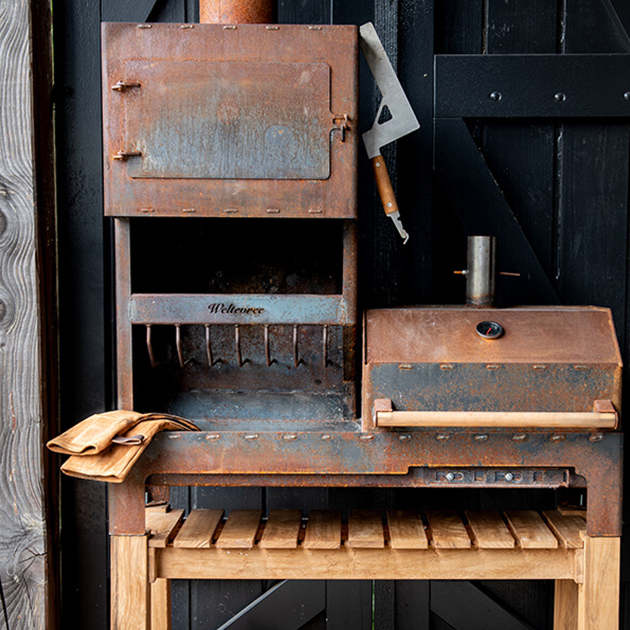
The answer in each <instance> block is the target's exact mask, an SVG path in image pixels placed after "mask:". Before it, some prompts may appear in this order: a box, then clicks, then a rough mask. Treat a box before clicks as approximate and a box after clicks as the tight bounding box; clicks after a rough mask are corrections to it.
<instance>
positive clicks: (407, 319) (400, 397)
mask: <svg viewBox="0 0 630 630" xmlns="http://www.w3.org/2000/svg"><path fill="white" fill-rule="evenodd" d="M364 334H365V360H364V365H363V419H364V429H372V428H374V427H375V426H376V427H424V428H435V427H438V428H439V427H442V428H446V427H460V428H468V429H481V428H491V429H504V430H517V431H528V430H542V429H546V430H549V429H568V430H578V429H588V430H596V429H615V428H616V427H617V413H616V410H619V409H620V405H621V355H620V352H619V347H618V345H617V340H616V336H615V330H614V326H613V322H612V318H611V314H610V311H609V310H608V309H600V308H590V307H556V308H545V307H532V308H506V309H488V308H467V307H438V308H420V307H419V308H406V309H384V310H375V311H367V313H366V314H365V333H364Z"/></svg>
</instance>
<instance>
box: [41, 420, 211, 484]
mask: <svg viewBox="0 0 630 630" xmlns="http://www.w3.org/2000/svg"><path fill="white" fill-rule="evenodd" d="M160 431H199V429H198V428H197V426H195V424H194V423H193V422H190V421H189V420H185V419H184V418H179V417H177V416H171V415H167V414H159V413H144V414H143V413H139V412H137V411H124V410H121V411H109V412H107V413H98V414H95V415H93V416H90V417H89V418H86V419H85V420H83V421H82V422H79V423H78V424H76V425H75V426H73V427H72V428H71V429H68V430H67V431H66V432H65V433H62V434H61V435H59V436H57V437H56V438H54V439H52V440H50V442H48V444H47V446H48V448H49V449H50V450H51V451H55V452H56V453H62V454H64V455H70V457H69V458H68V460H67V461H66V462H65V463H64V464H63V465H62V466H61V470H62V471H63V472H64V473H65V474H66V475H70V476H71V477H80V478H82V479H93V480H96V481H107V482H111V483H120V482H122V481H124V479H125V477H126V476H127V474H128V473H129V471H130V470H131V468H132V466H133V465H134V464H135V463H136V461H137V460H138V458H139V457H140V455H141V454H142V453H143V451H144V450H145V449H146V447H147V446H148V445H149V443H150V442H151V439H152V438H153V436H154V435H155V434H156V433H159V432H160Z"/></svg>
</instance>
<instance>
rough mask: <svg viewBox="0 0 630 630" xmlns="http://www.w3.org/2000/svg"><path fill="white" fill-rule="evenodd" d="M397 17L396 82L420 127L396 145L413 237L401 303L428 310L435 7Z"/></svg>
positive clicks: (405, 6) (413, 6)
mask: <svg viewBox="0 0 630 630" xmlns="http://www.w3.org/2000/svg"><path fill="white" fill-rule="evenodd" d="M398 17H399V20H398V28H399V31H398V77H399V79H400V82H401V84H402V85H403V87H404V89H405V93H406V94H407V98H408V99H409V102H410V103H411V106H412V107H413V109H414V112H415V114H416V116H417V118H418V121H419V122H420V125H421V126H420V129H419V130H418V131H415V132H414V133H412V134H410V135H408V136H406V137H404V138H401V139H400V140H399V141H398V142H397V150H398V158H397V166H398V190H397V194H398V199H399V200H400V202H401V204H402V205H401V209H402V212H404V225H405V228H406V230H407V232H408V233H409V242H408V243H407V244H406V245H405V247H404V248H403V251H402V261H401V262H402V273H401V282H402V287H401V294H402V295H401V299H402V301H403V302H404V303H405V304H421V303H425V304H426V303H434V302H433V300H434V299H435V290H436V278H435V274H434V251H433V248H434V238H433V235H434V225H433V221H434V213H433V177H434V176H433V124H432V122H433V121H432V118H433V52H434V51H433V49H434V21H435V2H434V0H415V1H414V2H401V3H400V8H399V16H398ZM401 216H402V213H401ZM451 275H452V274H451Z"/></svg>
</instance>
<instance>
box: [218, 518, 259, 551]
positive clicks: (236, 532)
mask: <svg viewBox="0 0 630 630" xmlns="http://www.w3.org/2000/svg"><path fill="white" fill-rule="evenodd" d="M261 516H262V512H261V511H260V510H232V511H231V512H230V514H229V516H228V520H227V523H226V524H225V526H224V527H223V530H222V531H221V534H220V535H219V538H218V539H217V542H216V546H217V548H218V549H251V548H252V547H253V546H254V540H255V538H256V532H257V531H258V526H259V524H260V518H261Z"/></svg>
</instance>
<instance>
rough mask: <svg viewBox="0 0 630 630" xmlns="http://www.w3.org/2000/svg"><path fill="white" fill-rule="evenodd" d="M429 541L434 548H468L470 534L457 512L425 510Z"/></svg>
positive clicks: (469, 545)
mask: <svg viewBox="0 0 630 630" xmlns="http://www.w3.org/2000/svg"><path fill="white" fill-rule="evenodd" d="M427 520H428V522H429V528H430V532H431V541H432V544H433V546H434V547H435V548H436V549H468V548H469V547H471V546H472V543H471V541H470V536H469V535H468V531H467V530H466V527H465V525H464V523H463V522H462V519H461V517H460V516H459V514H458V513H457V512H427Z"/></svg>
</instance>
